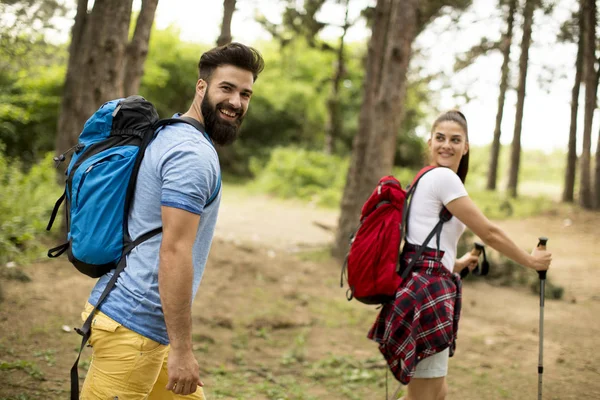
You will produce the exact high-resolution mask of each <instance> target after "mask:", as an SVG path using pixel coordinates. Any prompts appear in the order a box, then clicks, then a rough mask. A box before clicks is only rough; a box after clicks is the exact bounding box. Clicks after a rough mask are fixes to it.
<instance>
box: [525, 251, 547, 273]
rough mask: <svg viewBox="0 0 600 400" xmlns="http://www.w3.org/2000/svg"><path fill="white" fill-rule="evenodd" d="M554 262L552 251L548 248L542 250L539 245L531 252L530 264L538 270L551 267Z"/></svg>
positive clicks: (530, 266)
mask: <svg viewBox="0 0 600 400" xmlns="http://www.w3.org/2000/svg"><path fill="white" fill-rule="evenodd" d="M551 262H552V253H550V252H549V251H546V250H540V249H538V248H537V247H536V248H535V249H533V251H532V252H531V259H530V263H529V265H528V267H529V268H533V269H535V270H536V271H545V270H547V269H548V268H550V263H551Z"/></svg>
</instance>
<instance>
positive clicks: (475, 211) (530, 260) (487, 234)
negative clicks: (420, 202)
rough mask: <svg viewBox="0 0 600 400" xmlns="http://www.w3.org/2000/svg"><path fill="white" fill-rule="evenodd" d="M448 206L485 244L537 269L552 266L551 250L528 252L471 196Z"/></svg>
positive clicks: (458, 199) (452, 202)
mask: <svg viewBox="0 0 600 400" xmlns="http://www.w3.org/2000/svg"><path fill="white" fill-rule="evenodd" d="M446 208H447V209H448V211H450V212H451V213H452V215H454V216H455V217H456V218H458V219H459V220H460V221H461V222H462V223H464V224H465V225H466V226H467V227H468V228H469V229H471V230H472V231H473V233H475V235H477V236H479V238H480V239H481V240H482V241H483V242H484V243H485V244H487V245H489V246H491V247H492V248H494V249H496V250H498V251H499V252H500V253H502V254H504V255H505V256H506V257H508V258H510V259H511V260H513V261H515V262H517V263H519V264H521V265H523V266H526V267H529V268H532V269H535V270H537V271H543V270H546V269H548V267H549V266H550V261H552V255H551V254H550V253H549V252H547V251H541V250H537V249H534V250H533V252H532V253H531V254H528V253H527V252H526V251H524V250H523V249H521V248H520V247H519V246H517V245H516V244H515V242H513V241H512V240H511V239H510V238H509V237H508V235H507V234H506V233H505V232H504V231H503V230H502V229H500V228H499V227H498V226H497V225H495V224H493V223H492V222H490V220H489V219H487V217H486V216H485V215H483V213H482V212H481V210H479V208H478V207H477V206H476V205H475V203H473V200H471V198H470V197H469V196H463V197H459V198H457V199H455V200H452V201H451V202H449V203H448V204H446Z"/></svg>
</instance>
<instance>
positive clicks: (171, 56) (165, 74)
mask: <svg viewBox="0 0 600 400" xmlns="http://www.w3.org/2000/svg"><path fill="white" fill-rule="evenodd" d="M208 49H209V46H202V45H197V44H191V43H186V42H182V41H180V40H179V30H178V29H177V28H175V27H168V28H166V29H164V30H153V31H152V35H151V36H150V43H149V51H148V57H147V60H146V64H145V66H144V76H143V78H142V82H141V85H140V90H139V92H140V94H141V95H142V96H144V97H146V98H147V99H148V100H150V101H151V102H152V103H153V104H154V105H155V107H156V109H157V110H158V113H159V115H160V116H161V117H162V118H170V117H171V116H172V115H173V114H174V113H176V112H185V111H187V109H188V107H189V106H190V104H191V102H192V100H193V98H194V89H195V87H196V81H197V79H198V60H199V59H200V54H202V52H203V51H206V50H208Z"/></svg>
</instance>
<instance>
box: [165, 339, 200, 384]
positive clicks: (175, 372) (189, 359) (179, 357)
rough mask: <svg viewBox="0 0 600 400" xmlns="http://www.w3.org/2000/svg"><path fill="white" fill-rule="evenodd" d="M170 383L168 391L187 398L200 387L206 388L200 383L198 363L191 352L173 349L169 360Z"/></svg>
mask: <svg viewBox="0 0 600 400" xmlns="http://www.w3.org/2000/svg"><path fill="white" fill-rule="evenodd" d="M167 373H168V375H169V383H167V387H166V389H167V390H170V391H172V392H173V393H175V394H180V395H182V396H186V395H188V394H192V393H194V392H195V391H196V389H197V387H198V386H204V384H203V383H202V381H200V368H199V367H198V361H196V358H195V357H194V353H192V352H191V351H183V352H178V351H176V350H174V349H173V348H171V349H170V350H169V357H168V360H167Z"/></svg>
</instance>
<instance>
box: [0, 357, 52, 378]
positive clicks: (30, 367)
mask: <svg viewBox="0 0 600 400" xmlns="http://www.w3.org/2000/svg"><path fill="white" fill-rule="evenodd" d="M14 370H20V371H25V372H26V373H27V374H28V375H29V376H31V377H32V378H34V379H36V380H38V381H44V380H46V378H45V377H44V373H43V372H42V371H41V370H40V368H39V367H38V366H37V364H36V363H35V362H33V361H27V360H17V361H12V362H8V361H0V371H14Z"/></svg>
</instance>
